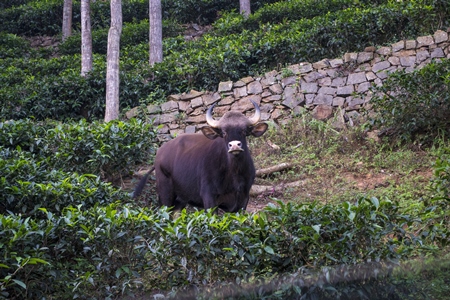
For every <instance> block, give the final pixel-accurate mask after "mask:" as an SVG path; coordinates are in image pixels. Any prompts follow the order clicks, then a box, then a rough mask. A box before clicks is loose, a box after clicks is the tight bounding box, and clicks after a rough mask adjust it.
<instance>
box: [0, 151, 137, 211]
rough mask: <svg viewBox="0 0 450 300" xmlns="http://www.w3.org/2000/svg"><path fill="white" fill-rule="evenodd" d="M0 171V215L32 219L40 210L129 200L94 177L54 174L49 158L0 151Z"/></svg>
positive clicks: (61, 172) (84, 207) (88, 206)
mask: <svg viewBox="0 0 450 300" xmlns="http://www.w3.org/2000/svg"><path fill="white" fill-rule="evenodd" d="M0 171H1V172H0V173H1V174H2V175H1V176H0V192H1V196H0V200H1V201H0V203H1V205H0V213H2V214H7V213H8V212H9V213H17V214H22V215H23V216H33V217H35V216H36V215H37V214H38V210H39V209H40V208H48V210H49V211H51V212H53V213H56V212H61V211H62V210H63V209H64V208H65V207H67V206H69V205H73V206H79V207H82V208H83V209H87V208H90V207H92V206H94V205H98V204H107V203H110V202H112V201H115V200H125V199H127V198H129V197H128V194H127V193H124V192H121V191H119V190H117V189H115V188H113V187H112V186H111V185H110V184H107V183H104V182H102V181H101V180H100V178H99V177H97V176H95V175H87V174H85V175H79V174H77V173H68V172H65V171H62V170H57V169H54V167H52V165H51V163H49V159H48V158H47V159H44V160H42V159H38V158H36V157H35V156H34V155H30V154H28V153H27V152H22V151H18V150H13V151H11V150H8V149H4V148H2V147H0Z"/></svg>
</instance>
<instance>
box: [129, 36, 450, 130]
mask: <svg viewBox="0 0 450 300" xmlns="http://www.w3.org/2000/svg"><path fill="white" fill-rule="evenodd" d="M448 31H449V32H450V29H449V30H448ZM449 45H450V40H449V34H448V32H445V31H442V30H439V31H436V32H435V33H434V34H433V35H429V36H421V37H418V38H417V39H416V40H403V41H400V42H398V43H395V44H392V45H390V46H386V47H380V48H378V49H376V48H375V47H367V48H366V49H365V50H364V52H360V53H346V54H345V55H344V56H343V57H342V58H336V59H323V60H321V61H318V62H315V63H308V62H302V63H299V64H295V65H291V66H289V67H287V68H285V69H283V70H281V71H280V72H278V71H271V72H267V73H266V74H264V76H262V77H245V78H242V79H240V80H239V81H236V82H232V81H227V82H221V83H220V84H219V87H218V90H217V92H208V91H205V92H199V91H194V90H192V91H190V92H189V93H184V94H181V95H171V96H169V97H168V99H167V102H165V103H163V104H162V105H159V106H156V105H150V106H148V107H147V109H148V113H149V114H150V115H151V117H152V118H155V124H161V125H162V128H161V129H160V134H161V135H162V137H165V138H170V137H173V136H175V135H177V134H180V133H183V132H189V133H192V132H196V131H197V130H198V129H199V128H201V127H202V126H204V125H205V122H206V120H205V111H206V109H207V108H208V107H209V106H210V105H212V104H213V103H217V105H216V107H215V108H214V112H215V115H216V116H217V117H220V116H221V115H223V114H224V113H225V112H226V111H228V110H239V111H242V112H247V113H248V114H252V113H253V105H252V104H251V102H250V101H249V100H250V99H251V100H253V101H255V102H256V103H258V105H260V108H261V113H262V120H273V121H275V122H277V123H283V122H285V121H286V120H287V119H289V117H290V116H292V114H296V113H299V112H300V111H301V110H304V109H307V110H310V111H311V113H312V115H313V116H314V117H315V118H317V119H320V120H327V119H329V118H331V117H332V116H334V115H335V113H336V111H340V112H341V113H340V114H339V115H340V122H337V123H336V126H338V127H339V126H346V124H345V123H346V122H347V123H350V124H352V122H353V120H354V119H355V118H357V117H358V115H359V112H358V111H359V110H360V109H361V108H362V107H364V106H367V104H368V103H369V101H370V99H371V91H370V87H371V86H372V85H381V84H382V83H383V80H384V79H386V78H387V76H388V74H389V73H390V72H394V71H397V70H403V69H404V70H406V71H413V70H415V69H417V68H421V67H423V66H424V65H425V64H427V63H429V62H431V61H432V60H435V59H441V58H450V47H449ZM136 114H137V108H134V109H132V110H130V111H129V112H127V114H126V115H127V117H129V118H131V117H133V116H135V115H136Z"/></svg>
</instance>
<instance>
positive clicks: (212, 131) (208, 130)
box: [202, 126, 222, 140]
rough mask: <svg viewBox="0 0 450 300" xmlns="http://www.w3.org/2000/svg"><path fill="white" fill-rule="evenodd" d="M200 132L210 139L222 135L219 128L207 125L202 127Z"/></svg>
mask: <svg viewBox="0 0 450 300" xmlns="http://www.w3.org/2000/svg"><path fill="white" fill-rule="evenodd" d="M202 132H203V134H204V135H205V136H206V137H207V138H208V139H210V140H214V139H215V138H217V137H219V136H222V131H221V130H220V129H218V128H213V127H209V126H204V127H202Z"/></svg>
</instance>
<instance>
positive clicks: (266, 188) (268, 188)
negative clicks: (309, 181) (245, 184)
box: [250, 180, 306, 196]
mask: <svg viewBox="0 0 450 300" xmlns="http://www.w3.org/2000/svg"><path fill="white" fill-rule="evenodd" d="M305 184H306V180H298V181H294V182H289V183H284V184H280V185H276V186H272V185H253V186H252V188H251V189H250V196H257V195H261V194H264V193H267V192H272V193H273V192H280V191H283V190H285V189H286V188H292V187H299V186H302V185H305Z"/></svg>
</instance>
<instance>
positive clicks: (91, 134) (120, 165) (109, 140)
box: [0, 119, 156, 181]
mask: <svg viewBox="0 0 450 300" xmlns="http://www.w3.org/2000/svg"><path fill="white" fill-rule="evenodd" d="M0 129H1V130H2V135H1V137H0V146H2V147H4V148H5V149H9V150H15V149H21V150H23V151H28V153H30V154H34V155H39V157H41V158H42V159H47V161H46V162H45V165H48V166H49V167H55V168H58V169H61V170H64V171H66V172H78V173H81V174H95V175H97V176H101V177H102V178H104V179H109V180H110V181H112V180H117V179H118V178H120V177H121V176H123V175H127V174H129V173H130V172H131V171H132V170H133V168H135V167H136V166H137V165H139V164H142V163H143V162H146V161H147V160H148V159H149V158H150V157H151V156H152V153H153V152H154V145H155V141H156V134H155V130H156V128H154V127H153V125H152V124H151V123H144V122H142V121H140V120H136V119H132V120H130V121H129V122H122V121H119V120H115V121H111V122H108V123H103V122H92V123H88V122H87V121H85V120H81V121H79V122H78V123H75V122H72V123H65V124H62V123H58V122H51V121H47V122H45V123H43V124H40V123H37V124H35V123H34V122H33V121H31V120H19V121H8V122H4V123H1V122H0Z"/></svg>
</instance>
